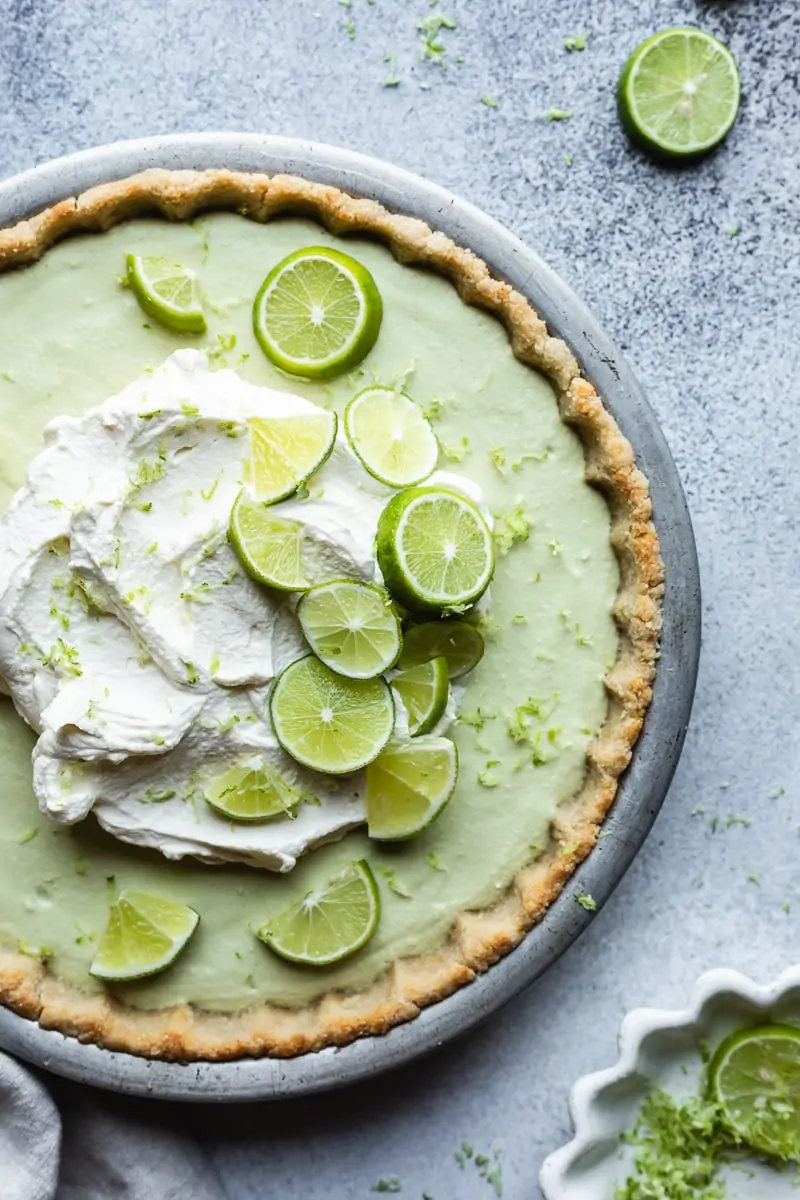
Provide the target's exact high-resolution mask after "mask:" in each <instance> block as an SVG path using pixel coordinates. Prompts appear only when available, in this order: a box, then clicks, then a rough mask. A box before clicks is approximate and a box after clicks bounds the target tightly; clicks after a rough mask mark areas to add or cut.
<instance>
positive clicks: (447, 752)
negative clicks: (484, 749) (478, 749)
mask: <svg viewBox="0 0 800 1200" xmlns="http://www.w3.org/2000/svg"><path fill="white" fill-rule="evenodd" d="M457 779H458V751H457V750H456V747H455V744H454V743H453V742H451V741H450V739H449V738H444V737H420V738H412V739H410V740H409V741H399V740H398V741H393V742H389V744H388V746H387V747H386V749H385V750H384V751H383V753H381V754H379V755H378V757H377V758H376V759H375V761H374V762H372V763H370V764H369V766H368V767H367V832H368V833H369V836H370V837H371V838H373V839H374V840H375V841H385V842H402V841H407V840H408V839H409V838H412V837H417V835H418V834H420V833H422V831H423V830H424V829H427V828H428V826H429V825H431V824H432V823H433V822H434V821H435V820H436V819H437V817H439V816H441V814H442V812H443V811H444V808H445V806H446V805H447V803H448V801H449V800H450V797H451V796H452V795H453V792H454V790H455V786H456V781H457Z"/></svg>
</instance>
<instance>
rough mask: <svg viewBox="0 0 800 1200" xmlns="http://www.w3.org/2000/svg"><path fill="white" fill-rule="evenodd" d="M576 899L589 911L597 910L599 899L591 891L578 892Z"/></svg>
mask: <svg viewBox="0 0 800 1200" xmlns="http://www.w3.org/2000/svg"><path fill="white" fill-rule="evenodd" d="M575 900H576V902H577V903H578V904H580V906H581V908H585V909H586V911H587V912H597V901H596V900H595V898H594V896H592V894H591V893H590V892H576V893H575Z"/></svg>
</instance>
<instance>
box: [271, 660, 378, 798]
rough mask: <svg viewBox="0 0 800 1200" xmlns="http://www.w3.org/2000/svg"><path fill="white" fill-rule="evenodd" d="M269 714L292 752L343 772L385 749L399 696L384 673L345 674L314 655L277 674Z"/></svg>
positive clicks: (316, 766)
mask: <svg viewBox="0 0 800 1200" xmlns="http://www.w3.org/2000/svg"><path fill="white" fill-rule="evenodd" d="M270 716H271V718H272V727H273V729H274V730H275V736H276V738H277V739H278V741H279V742H280V744H281V746H283V748H284V750H285V751H286V753H287V754H291V756H292V758H294V759H295V760H296V761H297V762H299V763H302V765H303V766H304V767H310V768H311V770H312V771H326V772H327V773H328V774H330V775H343V774H345V773H347V772H348V771H358V770H359V769H360V768H361V767H365V766H366V765H367V763H368V762H371V761H372V759H373V758H375V757H376V756H377V755H378V754H380V752H381V750H382V749H383V747H384V746H385V745H386V743H387V742H388V740H389V738H390V737H391V736H392V730H393V729H394V701H393V699H392V692H391V688H390V687H389V685H388V683H386V681H385V680H383V679H381V678H380V677H379V678H377V679H344V678H343V677H342V676H341V675H337V674H336V672H335V671H332V670H331V669H330V667H326V666H325V664H324V663H322V662H320V661H319V659H318V658H314V657H313V655H309V656H308V657H307V658H299V659H297V661H296V662H293V663H290V664H289V666H288V667H286V668H285V669H284V670H283V671H282V672H281V674H280V675H279V676H278V678H277V680H276V682H275V686H274V687H273V689H272V695H271V696H270Z"/></svg>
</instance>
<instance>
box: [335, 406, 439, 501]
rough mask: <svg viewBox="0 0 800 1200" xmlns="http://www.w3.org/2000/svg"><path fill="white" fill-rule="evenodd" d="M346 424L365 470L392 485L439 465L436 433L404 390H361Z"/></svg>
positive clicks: (408, 483)
mask: <svg viewBox="0 0 800 1200" xmlns="http://www.w3.org/2000/svg"><path fill="white" fill-rule="evenodd" d="M344 430H345V433H346V435H347V441H348V442H349V444H350V449H351V450H352V451H353V453H354V454H355V455H356V456H357V457H358V458H359V459H360V461H361V463H362V464H363V466H364V468H365V470H367V471H369V473H370V475H372V476H374V477H375V479H379V480H380V481H381V483H386V484H388V485H389V487H395V488H405V487H410V486H411V485H412V484H415V483H421V482H422V480H423V479H427V478H428V476H429V475H430V474H431V472H432V471H435V470H436V463H437V461H438V458H439V442H438V440H437V438H436V434H435V433H434V432H433V429H432V428H431V423H430V421H428V420H427V418H426V417H425V416H424V415H423V413H422V410H421V409H420V408H419V407H418V406H417V405H416V404H415V403H414V401H413V400H412V399H411V397H410V396H406V395H405V393H404V392H395V391H393V390H392V389H391V388H386V387H373V388H367V389H366V390H365V391H363V392H359V393H358V395H357V396H354V397H353V399H352V400H351V401H350V403H349V404H348V406H347V408H346V409H345V414H344Z"/></svg>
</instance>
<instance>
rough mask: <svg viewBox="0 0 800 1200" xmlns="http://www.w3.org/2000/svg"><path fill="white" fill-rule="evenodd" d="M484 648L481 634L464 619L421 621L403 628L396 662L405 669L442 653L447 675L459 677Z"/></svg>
mask: <svg viewBox="0 0 800 1200" xmlns="http://www.w3.org/2000/svg"><path fill="white" fill-rule="evenodd" d="M485 649H486V643H485V642H484V640H483V634H482V633H481V631H480V630H479V629H476V628H475V626H474V625H471V624H470V623H469V622H468V621H423V623H422V624H421V625H410V626H408V627H407V628H406V630H405V631H404V633H403V651H402V653H401V655H400V658H399V660H398V664H397V665H398V667H399V668H400V670H401V671H405V670H407V669H408V668H409V667H416V666H419V665H420V664H421V663H426V662H430V661H431V659H432V658H439V657H442V658H444V659H445V661H446V662H447V671H448V674H449V676H450V679H451V680H453V679H460V678H461V677H462V675H467V674H468V673H469V672H470V671H474V670H475V668H476V667H477V665H478V663H479V662H480V661H481V659H482V658H483V654H484V650H485Z"/></svg>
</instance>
